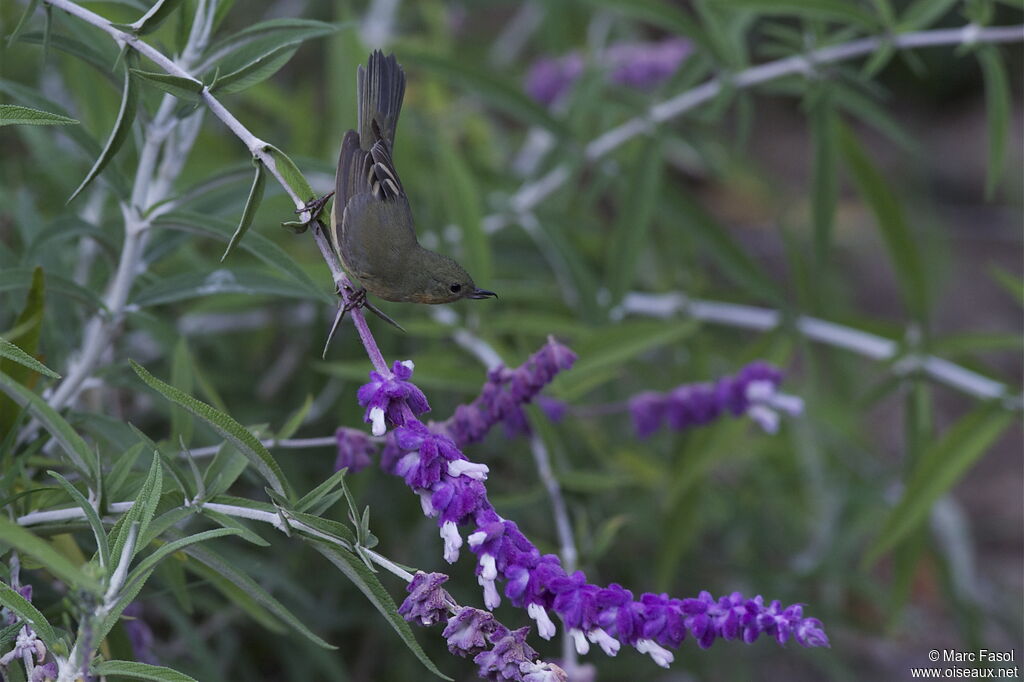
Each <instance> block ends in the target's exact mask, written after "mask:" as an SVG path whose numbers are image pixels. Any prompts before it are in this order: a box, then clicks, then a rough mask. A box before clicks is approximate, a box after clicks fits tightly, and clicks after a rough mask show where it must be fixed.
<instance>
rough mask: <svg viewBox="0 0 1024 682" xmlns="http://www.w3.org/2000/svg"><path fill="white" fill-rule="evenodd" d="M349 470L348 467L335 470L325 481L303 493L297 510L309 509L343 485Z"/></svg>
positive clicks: (296, 504) (296, 507) (296, 505)
mask: <svg viewBox="0 0 1024 682" xmlns="http://www.w3.org/2000/svg"><path fill="white" fill-rule="evenodd" d="M347 471H348V470H347V469H339V470H337V471H335V472H334V473H333V474H331V475H330V476H328V477H327V479H326V480H324V482H323V483H321V484H320V485H318V486H317V487H315V488H313V489H312V490H310V491H309V492H308V493H306V494H305V495H303V496H302V498H301V499H300V500H299V501H298V502H296V503H295V509H296V511H300V512H304V511H309V508H310V507H312V506H313V505H315V504H316V503H317V502H319V501H320V500H321V499H322V498H323V497H324V496H325V495H327V494H328V493H331V492H334V489H335V488H337V487H338V486H339V485H341V482H342V480H343V479H344V478H345V474H346V473H347Z"/></svg>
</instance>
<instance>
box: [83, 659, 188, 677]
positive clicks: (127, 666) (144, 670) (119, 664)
mask: <svg viewBox="0 0 1024 682" xmlns="http://www.w3.org/2000/svg"><path fill="white" fill-rule="evenodd" d="M92 674H93V675H98V676H105V675H109V676H116V677H127V678H129V679H132V680H152V682H197V681H196V679H195V678H194V677H189V676H188V675H186V674H185V673H180V672H178V671H177V670H174V669H172V668H165V667H164V666H162V665H150V664H149V663H139V662H138V661H103V662H102V663H97V664H96V665H94V666H93V667H92Z"/></svg>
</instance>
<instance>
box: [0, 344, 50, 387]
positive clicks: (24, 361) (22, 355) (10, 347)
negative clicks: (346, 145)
mask: <svg viewBox="0 0 1024 682" xmlns="http://www.w3.org/2000/svg"><path fill="white" fill-rule="evenodd" d="M0 357H2V358H6V359H8V360H10V361H12V362H16V363H18V364H19V365H21V366H22V367H28V368H29V369H31V370H33V371H35V372H39V373H40V374H43V375H45V376H48V377H50V378H51V379H60V375H59V374H57V373H56V372H54V371H53V370H52V369H50V368H49V367H47V366H46V365H44V364H43V363H41V362H39V361H38V360H36V359H35V358H34V357H32V356H31V355H29V354H28V353H26V352H25V351H23V350H22V349H21V348H18V347H17V346H16V345H14V344H13V343H11V342H10V341H8V340H7V339H5V338H3V337H0Z"/></svg>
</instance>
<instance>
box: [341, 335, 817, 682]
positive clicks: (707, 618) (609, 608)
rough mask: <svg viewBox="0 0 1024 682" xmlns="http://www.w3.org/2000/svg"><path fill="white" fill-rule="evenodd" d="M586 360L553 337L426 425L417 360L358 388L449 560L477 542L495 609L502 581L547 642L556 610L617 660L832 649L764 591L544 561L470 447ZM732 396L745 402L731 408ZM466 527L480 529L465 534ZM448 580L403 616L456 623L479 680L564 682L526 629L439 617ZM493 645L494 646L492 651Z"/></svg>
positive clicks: (519, 423)
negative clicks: (669, 589)
mask: <svg viewBox="0 0 1024 682" xmlns="http://www.w3.org/2000/svg"><path fill="white" fill-rule="evenodd" d="M575 359H576V355H575V354H574V353H573V352H572V351H571V350H569V349H568V348H567V347H565V346H563V345H562V344H560V343H558V342H557V341H555V340H554V339H550V340H549V341H548V343H547V344H546V345H545V346H544V347H542V348H541V349H540V350H539V351H537V352H536V353H534V354H533V356H531V357H530V358H529V359H528V360H527V361H526V362H525V363H524V364H523V365H522V366H520V367H519V368H517V369H514V370H509V369H506V368H504V367H499V368H496V369H494V370H492V372H491V373H490V375H489V377H488V382H487V383H486V384H485V386H484V389H483V391H482V392H481V395H480V397H479V398H478V399H477V400H475V401H474V402H473V403H471V404H470V405H466V406H460V407H459V408H458V409H457V410H456V412H455V415H454V416H453V417H452V418H451V419H449V420H447V421H445V422H440V423H433V422H432V423H427V424H425V423H424V422H423V421H421V420H420V419H419V418H418V416H417V415H421V414H424V413H426V412H428V411H429V410H430V406H429V404H428V402H427V398H426V396H425V395H424V393H423V391H421V390H420V389H419V388H418V387H417V386H416V385H415V384H414V383H412V381H411V379H412V374H413V365H412V363H411V362H409V361H405V362H395V363H394V365H393V366H392V370H391V372H390V373H389V374H388V375H384V374H381V373H379V372H373V373H372V374H371V377H370V378H371V381H370V382H369V383H367V384H366V385H364V386H363V387H362V388H361V389H360V390H359V401H360V404H361V405H362V406H363V407H364V408H366V412H365V415H364V418H365V421H366V422H367V423H370V424H371V425H372V431H373V433H374V435H377V436H381V435H384V434H385V432H386V433H387V435H386V438H385V444H384V447H383V451H382V453H381V466H382V467H383V468H384V469H385V470H386V471H388V472H389V473H392V474H394V475H396V476H401V477H402V478H403V479H404V480H405V482H406V484H407V485H408V486H409V487H410V488H411V489H412V490H413V492H415V493H416V494H417V495H419V497H420V500H421V503H422V507H423V512H424V513H425V514H426V515H427V516H430V517H432V518H435V519H436V521H437V524H438V526H439V532H440V535H441V538H442V540H443V543H444V558H445V560H447V561H448V562H449V563H454V562H455V561H456V560H457V559H458V558H459V555H460V552H461V549H462V547H463V545H464V544H467V543H468V545H469V550H470V551H471V552H472V553H473V554H475V555H476V558H477V563H476V571H475V573H476V577H477V582H478V583H479V584H480V586H481V587H482V588H483V601H484V605H485V606H486V607H487V609H489V610H492V609H494V608H496V607H497V606H498V605H499V604H500V603H501V601H502V597H501V594H500V592H499V585H501V584H503V585H504V596H505V598H507V599H508V600H509V601H510V602H511V603H512V604H514V605H515V606H518V607H520V608H523V609H525V610H526V612H527V614H528V615H529V617H530V618H531V619H533V620H534V621H535V623H536V626H537V630H538V633H539V634H540V636H541V637H542V638H544V639H550V638H551V637H553V636H554V635H555V633H556V626H555V622H554V621H553V620H552V617H551V614H552V613H553V614H554V615H556V616H557V617H558V619H560V620H561V621H562V624H563V627H564V628H565V629H566V632H567V634H568V636H569V637H571V638H572V641H573V644H574V646H575V649H576V651H577V652H578V653H579V654H585V653H587V652H588V651H589V650H590V647H591V644H596V645H597V646H598V647H600V648H601V649H602V650H603V651H604V652H605V653H606V654H608V655H610V656H614V655H616V654H617V653H618V652H619V649H620V648H621V646H622V645H623V644H625V645H628V646H632V647H634V648H635V649H636V650H637V651H639V652H641V653H646V654H648V655H650V656H651V658H652V659H653V660H654V662H655V663H657V664H658V665H660V666H664V667H667V666H668V665H669V664H670V663H671V662H672V661H673V654H672V651H671V650H672V649H675V648H677V647H678V646H679V645H680V644H682V642H683V641H684V640H685V639H686V637H687V636H688V635H689V636H691V637H693V639H694V640H696V642H697V644H698V645H699V646H700V647H701V648H707V647H709V646H711V645H712V644H713V643H714V642H715V640H717V639H726V640H734V639H742V640H743V641H744V642H747V643H750V642H753V641H754V640H755V639H757V638H758V637H759V636H761V635H766V636H769V637H773V638H774V639H775V640H776V641H778V642H779V643H780V644H785V643H786V642H787V641H789V640H791V639H792V640H795V641H797V642H799V643H800V644H802V645H804V646H809V647H811V646H828V637H827V636H826V634H825V631H824V628H823V627H822V624H821V622H820V621H819V620H818V619H816V618H806V617H804V614H803V607H802V606H801V605H799V604H797V605H793V606H783V605H782V604H781V603H780V602H779V601H766V600H765V599H764V598H762V597H761V596H760V595H758V596H756V597H753V598H746V597H744V596H743V595H742V594H740V593H739V592H733V593H732V594H730V595H728V596H723V597H720V598H718V599H715V598H713V597H712V596H711V594H709V593H708V592H705V591H702V592H700V593H699V594H698V596H696V597H691V598H684V599H678V598H673V597H670V596H669V595H667V594H654V593H649V592H648V593H643V594H641V595H640V596H639V598H636V597H635V596H634V593H633V592H632V591H631V590H629V589H627V588H625V587H623V586H622V585H619V584H616V583H612V584H611V585H608V586H600V585H595V584H592V583H590V582H589V581H588V580H587V577H586V575H585V574H584V573H583V572H582V571H575V572H571V573H570V572H569V571H566V570H565V568H564V567H563V564H562V561H561V560H560V559H559V557H557V556H555V555H553V554H542V553H541V551H540V550H539V549H537V547H536V545H534V544H533V543H532V542H531V541H530V540H529V539H528V538H527V537H526V536H525V535H524V534H523V533H522V532H521V531H520V530H519V527H518V526H517V525H516V523H515V522H514V521H510V520H508V519H505V518H503V517H502V516H501V515H500V514H499V513H498V512H497V510H496V509H495V508H494V506H493V505H492V504H491V502H490V501H489V500H488V496H487V489H486V487H485V485H484V481H485V480H486V479H487V475H488V471H489V470H488V467H487V465H485V464H481V463H476V462H471V461H470V460H469V459H468V458H467V457H466V455H465V454H464V453H463V452H462V450H461V447H462V446H463V445H465V444H468V443H472V442H476V441H478V440H480V439H482V438H483V437H484V436H485V435H486V433H487V431H488V430H489V429H490V428H491V427H492V426H494V425H496V424H497V423H499V422H501V423H504V424H505V426H506V429H507V430H508V431H509V432H510V433H512V434H514V433H517V432H523V431H525V430H528V428H529V426H528V422H527V420H526V416H525V414H524V412H523V405H524V404H525V403H527V402H530V401H531V400H533V399H534V398H535V397H537V396H538V394H539V393H540V391H541V390H542V389H543V388H544V387H545V386H547V385H548V384H549V383H550V382H551V381H552V380H553V379H554V377H555V375H557V374H558V373H559V372H562V371H565V370H568V369H570V368H571V367H572V365H573V362H574V361H575ZM780 380H781V375H780V374H779V373H778V371H777V370H774V369H773V368H769V367H767V366H765V365H762V364H758V365H756V366H752V368H748V369H747V370H745V371H744V372H741V373H740V374H739V375H737V376H736V377H735V378H730V379H729V380H727V381H723V382H720V383H719V384H718V386H719V390H718V391H717V392H716V393H715V395H719V396H720V397H721V398H722V401H721V402H723V404H725V403H729V404H730V405H733V407H735V408H736V409H734V410H732V411H733V413H735V414H739V413H742V412H743V411H745V410H748V409H749V408H750V399H749V398H748V397H747V394H749V393H750V392H751V391H750V390H749V389H750V387H751V386H754V388H755V389H756V390H754V391H753V392H754V393H764V392H765V390H764V389H765V388H766V387H765V386H763V385H762V384H770V385H771V388H772V391H771V392H772V393H773V394H774V389H775V387H777V385H778V382H779V381H780ZM730 397H731V398H734V399H732V400H731V401H730V400H729V399H730ZM724 412H726V410H719V413H724ZM755 417H756V415H755ZM389 425H390V426H391V427H392V428H391V430H390V431H388V430H387V428H388V426H389ZM338 443H339V462H340V463H341V464H345V465H354V468H358V467H359V466H365V464H366V463H368V461H369V458H368V453H369V452H370V451H371V450H372V447H371V446H370V442H369V440H368V439H366V438H365V437H363V438H360V437H359V436H355V435H352V434H351V433H350V432H349V431H347V430H343V431H339V436H338ZM464 528H469V529H471V532H470V533H469V534H468V535H467V536H465V537H463V532H462V530H461V529H464ZM444 580H445V578H444V576H442V575H440V574H430V575H426V574H419V575H418V576H417V578H416V579H415V580H413V582H412V583H411V584H410V585H409V592H410V596H409V597H408V598H407V599H406V601H405V603H404V604H403V605H402V610H401V613H402V614H403V615H404V616H405V617H406V619H407V620H410V621H419V622H421V623H423V624H428V625H429V624H434V623H438V622H442V620H445V618H447V620H446V623H447V627H446V629H445V633H444V635H445V637H446V638H447V639H448V643H449V649H451V650H452V651H453V652H455V653H458V654H460V655H463V656H466V655H471V654H473V655H475V658H474V661H475V662H476V663H477V664H478V665H480V674H481V676H483V677H485V678H487V679H515V680H527V682H533V680H557V679H563V678H559V677H557V673H555V672H552V670H550V669H548V670H541V671H538V670H536V669H535V668H528V667H527V664H529V665H532V666H536V665H537V664H536V663H535V662H534V660H533V659H534V654H531V653H530V652H532V649H530V648H529V645H527V644H526V642H525V635H526V633H525V632H524V631H522V630H516V631H515V632H509V631H508V630H507V629H505V628H504V627H502V628H500V629H498V628H497V627H496V626H493V625H492V620H491V619H490V618H489V615H488V614H487V613H486V612H481V611H478V610H475V609H468V610H467V609H463V610H460V611H457V612H455V613H453V614H452V615H450V617H448V616H447V615H446V616H445V618H442V617H441V616H439V615H438V614H437V613H436V609H437V605H439V604H445V603H448V602H449V601H450V599H448V598H447V597H446V596H445V594H446V593H444V591H443V589H442V588H441V584H442V583H443V582H444ZM510 638H511V639H510ZM467 642H468V644H467ZM488 643H490V645H493V649H491V650H490V651H488V650H487V646H488ZM513 644H514V645H515V646H513ZM499 648H500V652H499ZM520 665H522V666H523V668H522V670H521V669H520V667H519V666H520ZM496 671H500V672H496ZM524 671H525V672H524ZM529 675H533V677H530V676H529ZM544 675H547V676H546V677H545V676H544Z"/></svg>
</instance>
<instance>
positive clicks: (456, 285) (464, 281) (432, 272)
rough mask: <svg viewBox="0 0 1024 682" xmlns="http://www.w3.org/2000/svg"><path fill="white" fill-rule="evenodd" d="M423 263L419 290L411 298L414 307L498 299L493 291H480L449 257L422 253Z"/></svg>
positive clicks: (420, 271) (463, 270)
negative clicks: (461, 300) (476, 299)
mask: <svg viewBox="0 0 1024 682" xmlns="http://www.w3.org/2000/svg"><path fill="white" fill-rule="evenodd" d="M421 254H422V256H423V258H422V262H421V263H420V264H419V266H418V267H417V268H416V270H417V271H418V275H419V276H420V286H419V287H417V290H416V293H415V294H413V295H412V296H411V299H412V300H413V301H414V302H415V303H452V302H453V301H458V300H460V299H463V298H491V297H492V296H493V297H497V294H495V293H494V292H493V291H487V290H486V289H478V288H477V287H476V285H475V284H474V283H473V278H472V277H470V276H469V273H468V272H466V271H465V269H463V267H462V266H461V265H459V264H458V263H456V262H455V261H454V260H452V259H451V258H448V257H447V256H442V255H441V254H439V253H434V252H433V251H427V250H426V249H423V251H422V252H421Z"/></svg>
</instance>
